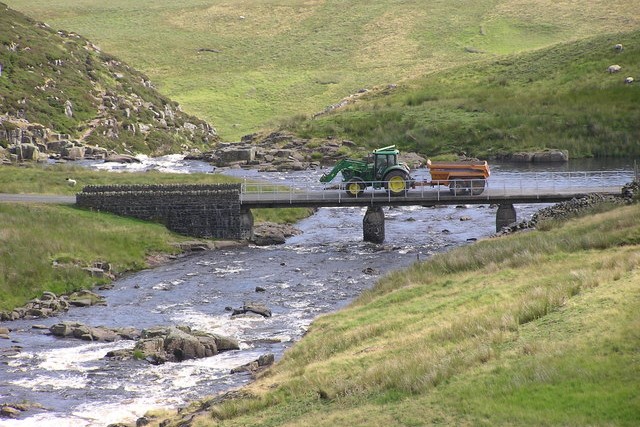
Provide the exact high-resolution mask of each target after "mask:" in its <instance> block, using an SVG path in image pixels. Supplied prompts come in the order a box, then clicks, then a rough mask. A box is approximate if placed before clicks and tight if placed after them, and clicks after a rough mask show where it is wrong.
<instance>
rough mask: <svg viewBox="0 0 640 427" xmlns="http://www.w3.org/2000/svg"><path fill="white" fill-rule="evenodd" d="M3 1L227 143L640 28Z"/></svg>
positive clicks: (303, 2)
mask: <svg viewBox="0 0 640 427" xmlns="http://www.w3.org/2000/svg"><path fill="white" fill-rule="evenodd" d="M7 1H8V3H9V4H10V5H11V6H12V7H14V8H16V9H19V10H20V11H22V12H25V13H27V14H28V15H30V16H32V17H34V18H36V19H39V20H42V21H45V22H47V23H49V24H50V25H52V26H53V27H54V28H63V29H66V30H69V31H75V32H77V33H79V34H82V35H83V36H85V37H87V38H89V39H90V40H92V41H93V42H95V43H97V44H99V45H100V46H101V47H102V48H103V49H105V50H106V51H109V52H112V53H113V54H114V55H117V56H118V57H119V58H122V59H123V60H125V61H126V62H127V63H129V64H131V65H132V66H134V67H136V68H137V69H140V70H143V71H144V72H145V73H146V74H147V75H149V76H150V78H151V79H152V81H154V82H156V83H157V84H158V87H159V88H160V90H161V91H162V93H164V94H165V95H167V96H169V97H171V98H172V99H176V100H177V101H179V102H180V103H181V104H182V105H183V106H184V107H185V109H186V111H189V112H191V113H193V114H197V115H198V116H199V117H202V118H204V119H207V120H210V121H211V122H213V123H215V124H216V126H217V128H218V130H219V131H220V134H221V136H222V138H223V139H225V140H227V141H229V140H234V139H236V140H237V139H239V137H240V136H242V135H245V134H248V133H252V132H255V131H256V130H258V129H260V128H263V127H270V126H275V122H274V119H279V118H285V117H290V116H295V115H303V116H306V117H309V116H311V115H313V114H315V113H317V112H319V111H322V110H323V109H324V108H325V107H327V106H328V105H333V104H335V103H337V102H338V101H339V100H341V99H342V98H344V97H347V96H348V95H350V94H355V93H357V92H358V91H359V90H360V89H363V88H367V89H373V88H374V87H385V86H386V85H388V84H403V83H404V82H407V81H410V80H411V79H414V78H419V77H422V76H425V75H428V74H430V73H433V72H440V71H445V70H448V69H450V68H451V67H456V66H460V65H463V64H469V63H475V62H478V61H484V60H487V59H498V58H499V57H500V56H502V55H510V54H514V53H519V52H525V51H530V50H534V49H540V48H543V47H549V46H552V45H555V44H557V43H562V42H568V41H576V40H581V39H585V38H588V37H592V36H596V35H599V34H610V33H618V32H629V31H635V30H638V29H639V28H640V14H638V10H637V2H636V1H633V0H613V1H611V0H608V1H604V0H592V1H589V2H588V3H585V4H575V3H568V2H558V1H552V0H538V1H536V2H523V1H522V0H499V1H495V0H477V1H473V2H470V1H451V0H447V1H444V0H435V1H430V2H424V1H419V0H407V1H402V2H398V1H395V0H379V1H375V2H371V1H364V0H354V1H349V2H348V3H345V2H344V1H337V0H323V1H318V0H312V1H308V0H288V1H278V2H274V1H269V0H254V1H234V2H211V1H209V0H185V1H181V2H167V1H163V2H158V1H154V0H136V1H129V0H111V1H109V2H99V1H95V0H82V1H78V0H58V1H55V2H49V1H43V0H7ZM608 53H609V52H608V51H607V52H605V53H603V55H606V54H608ZM542 60H543V61H545V59H544V58H543V59H542ZM608 65H610V64H607V66H608ZM550 66H551V67H553V66H554V64H553V63H551V64H550ZM457 82H458V79H453V80H451V81H450V82H449V84H450V87H451V88H452V89H455V86H457V84H458V83H457ZM496 83H498V82H496ZM460 89H461V90H460V92H461V91H462V89H464V87H461V88H460ZM464 108H468V107H464ZM471 108H473V106H471ZM461 117H462V118H465V117H464V116H461ZM438 118H439V117H438ZM380 119H381V120H383V122H382V123H380V127H381V128H383V129H384V128H385V126H390V124H389V123H388V122H389V121H393V120H396V117H395V116H391V117H388V118H385V117H380ZM417 120H420V118H418V119H417ZM445 121H446V117H445ZM467 127H469V126H467ZM392 130H393V129H390V131H392ZM355 136H356V138H354V139H355V140H356V142H359V143H364V142H366V141H364V140H363V137H359V136H358V134H357V133H356V134H355ZM418 136H419V135H416V137H418Z"/></svg>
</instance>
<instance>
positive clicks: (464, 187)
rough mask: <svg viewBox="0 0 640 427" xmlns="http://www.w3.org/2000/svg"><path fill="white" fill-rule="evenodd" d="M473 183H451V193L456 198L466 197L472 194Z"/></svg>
mask: <svg viewBox="0 0 640 427" xmlns="http://www.w3.org/2000/svg"><path fill="white" fill-rule="evenodd" d="M470 187H471V181H463V180H460V179H455V180H453V181H451V182H450V183H449V192H450V193H451V194H453V195H454V196H466V195H467V194H469V193H470V192H471V190H470Z"/></svg>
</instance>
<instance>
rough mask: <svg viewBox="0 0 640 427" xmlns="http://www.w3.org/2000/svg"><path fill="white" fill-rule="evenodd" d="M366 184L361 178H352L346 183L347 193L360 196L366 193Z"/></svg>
mask: <svg viewBox="0 0 640 427" xmlns="http://www.w3.org/2000/svg"><path fill="white" fill-rule="evenodd" d="M365 188H366V184H365V183H364V181H363V180H362V179H361V178H351V179H350V180H349V181H347V183H346V184H345V189H346V191H347V195H348V196H351V197H360V196H361V195H362V193H364V189H365Z"/></svg>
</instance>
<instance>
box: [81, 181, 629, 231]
mask: <svg viewBox="0 0 640 427" xmlns="http://www.w3.org/2000/svg"><path fill="white" fill-rule="evenodd" d="M555 174H556V175H557V174H558V173H555ZM602 174H603V172H598V173H596V174H592V175H593V176H591V175H589V176H587V175H586V174H584V173H581V174H579V175H578V176H574V177H571V176H569V177H568V178H567V177H566V176H563V177H561V178H562V179H560V177H559V176H555V177H554V176H551V177H549V176H548V174H546V175H545V176H544V177H541V178H540V180H538V179H528V180H526V181H518V180H515V179H509V180H504V181H491V180H489V181H487V186H486V188H485V189H484V191H483V192H482V193H481V194H475V195H474V194H469V192H467V191H464V190H462V191H455V192H453V193H452V192H451V191H450V190H449V188H447V187H443V186H435V187H432V186H431V185H430V184H431V183H428V182H426V181H418V182H417V186H416V188H412V189H409V190H408V191H406V192H405V193H404V194H402V195H399V196H392V195H390V194H389V193H388V192H387V191H385V190H384V189H379V190H373V189H368V190H366V191H365V192H364V193H362V194H361V195H360V196H357V197H352V196H349V195H347V193H346V191H344V189H342V188H340V186H341V185H340V184H333V185H331V184H329V185H327V184H319V183H317V182H315V181H314V182H310V181H307V182H289V183H285V184H278V185H276V184H269V183H254V182H248V181H246V182H244V183H242V184H224V185H186V184H185V185H124V186H123V185H120V186H89V187H85V188H84V189H83V191H82V192H81V193H78V194H77V195H76V204H77V205H78V206H81V207H85V208H88V209H93V210H97V211H106V212H111V213H115V214H118V215H125V216H132V217H136V218H140V219H144V220H151V221H156V222H161V223H163V224H164V225H165V226H166V227H167V228H169V229H170V230H172V231H175V232H178V233H181V234H185V235H190V236H195V237H205V238H220V239H248V238H250V237H251V236H252V229H253V214H252V213H251V210H252V209H262V208H293V207H307V208H318V207H340V206H345V207H346V206H351V207H353V206H362V207H366V208H367V211H366V213H365V215H364V218H363V237H364V240H365V241H371V242H374V243H381V242H382V241H384V228H385V227H384V223H385V217H384V211H383V207H386V206H424V207H430V206H436V205H469V204H489V205H497V206H498V209H497V212H496V230H497V231H499V230H500V229H501V228H502V227H504V226H506V225H509V224H511V223H513V222H515V221H516V219H517V216H516V210H515V207H514V205H517V204H534V203H557V202H562V201H566V200H571V199H573V198H579V197H582V196H585V195H587V194H593V193H596V194H601V195H605V196H609V195H620V194H621V189H622V184H620V185H610V184H609V183H610V182H612V181H611V180H609V179H607V177H606V176H604V177H603V176H602ZM565 175H566V174H565ZM482 184H483V185H484V183H482ZM476 185H480V183H474V184H473V187H474V188H475V187H476Z"/></svg>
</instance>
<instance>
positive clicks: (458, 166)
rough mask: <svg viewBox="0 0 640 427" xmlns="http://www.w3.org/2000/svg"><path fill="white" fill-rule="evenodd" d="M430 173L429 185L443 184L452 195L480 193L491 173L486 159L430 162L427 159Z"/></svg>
mask: <svg viewBox="0 0 640 427" xmlns="http://www.w3.org/2000/svg"><path fill="white" fill-rule="evenodd" d="M427 167H428V168H429V173H430V174H431V182H430V183H429V185H432V186H436V185H445V186H448V187H449V191H450V192H451V194H454V195H464V194H473V195H479V194H482V192H483V191H484V188H485V186H486V184H487V178H489V175H491V172H490V171H489V164H488V163H487V162H486V161H477V160H476V161H461V162H432V161H431V160H427Z"/></svg>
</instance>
